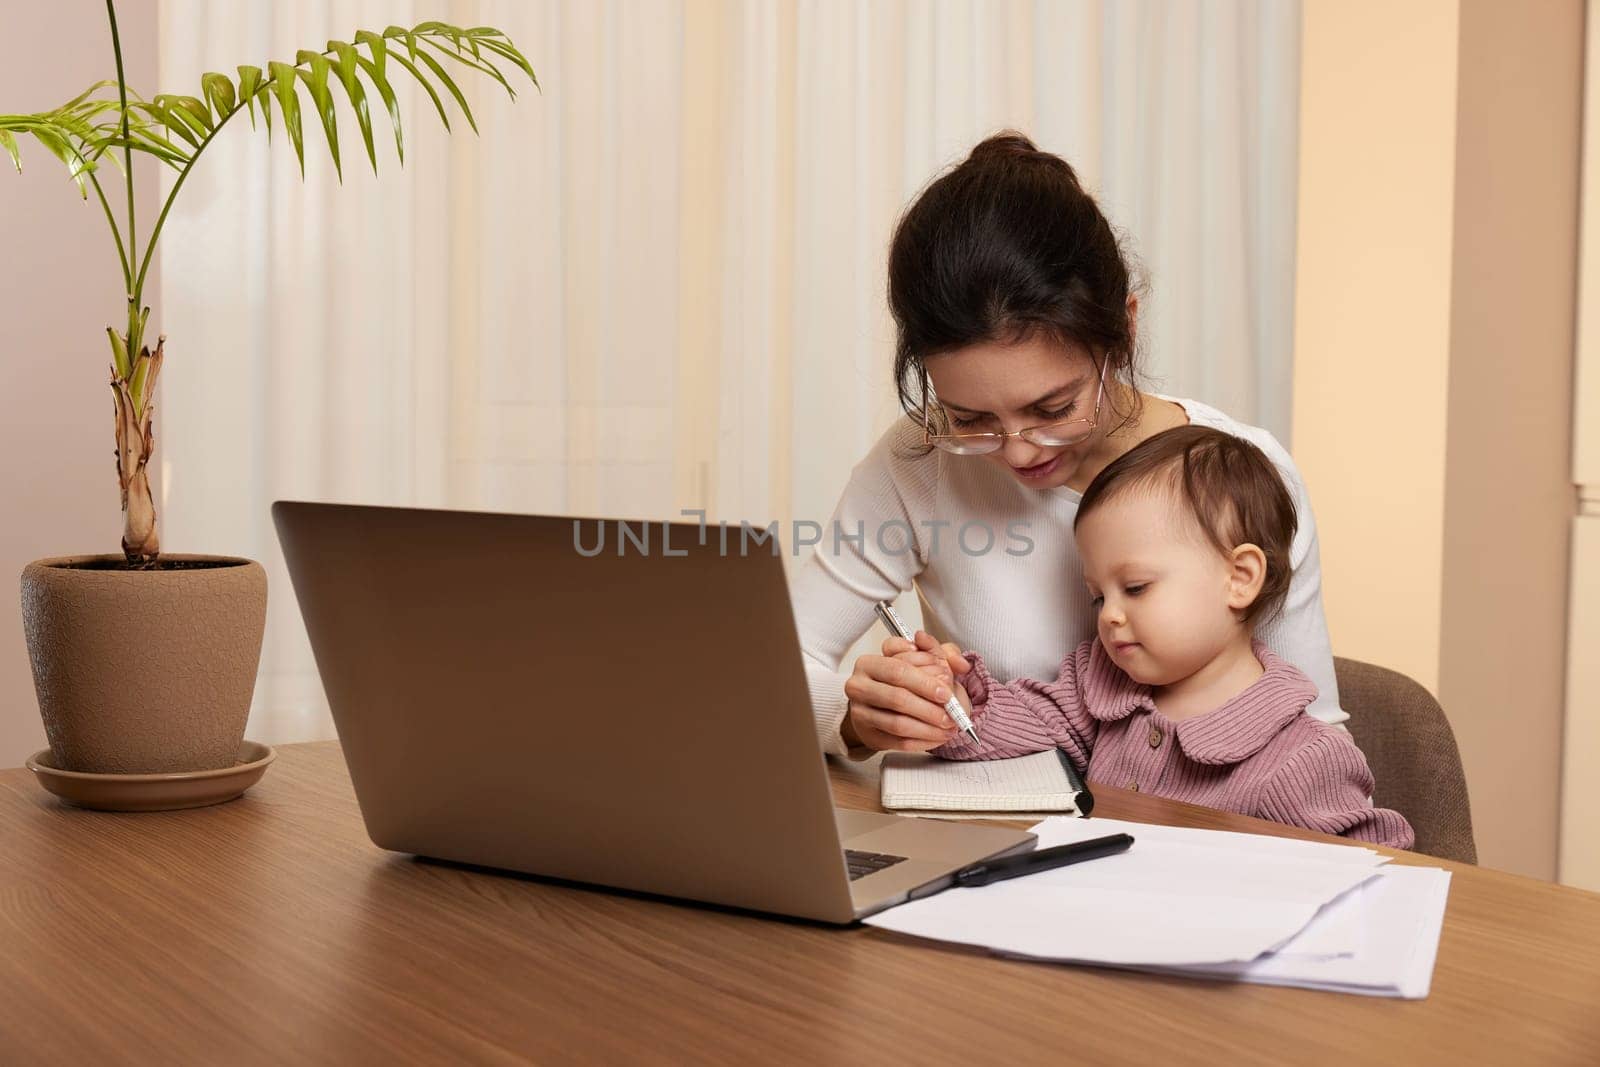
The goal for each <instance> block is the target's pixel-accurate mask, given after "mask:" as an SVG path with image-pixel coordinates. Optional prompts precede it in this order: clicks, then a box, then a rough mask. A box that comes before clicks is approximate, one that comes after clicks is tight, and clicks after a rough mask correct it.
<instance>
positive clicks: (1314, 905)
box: [866, 818, 1450, 998]
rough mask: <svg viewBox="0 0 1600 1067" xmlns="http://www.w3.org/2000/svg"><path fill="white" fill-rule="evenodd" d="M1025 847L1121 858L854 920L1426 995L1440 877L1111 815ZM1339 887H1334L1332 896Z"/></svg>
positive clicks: (1265, 977) (1179, 967)
mask: <svg viewBox="0 0 1600 1067" xmlns="http://www.w3.org/2000/svg"><path fill="white" fill-rule="evenodd" d="M1034 832H1035V833H1037V834H1038V835H1039V847H1041V848H1048V847H1050V846H1052V845H1058V844H1065V843H1067V842H1069V841H1078V840H1083V839H1086V838H1090V837H1098V836H1101V835H1103V834H1107V833H1117V832H1126V833H1131V834H1133V835H1134V838H1135V844H1134V847H1133V849H1130V850H1129V851H1128V852H1126V853H1123V854H1122V855H1120V856H1111V857H1106V858H1104V859H1099V860H1093V861H1090V862H1088V863H1083V864H1077V865H1074V866H1072V867H1064V868H1060V869H1058V870H1056V871H1048V872H1044V873H1041V874H1037V875H1030V876H1028V877H1026V878H1018V879H1013V880H1011V881H1008V882H999V883H995V884H993V885H988V886H984V887H982V888H980V889H953V890H947V891H946V892H944V893H940V894H938V895H937V896H934V897H930V898H927V899H925V900H921V901H914V902H912V903H911V904H907V905H902V906H901V907H899V908H894V909H891V910H890V911H888V912H885V913H883V914H881V915H877V916H874V917H872V918H869V919H867V920H866V921H867V922H868V923H870V924H872V925H875V926H880V927H883V928H884V929H890V930H899V931H901V932H904V933H909V934H915V935H918V936H922V937H930V938H936V939H939V940H948V941H958V942H962V943H965V944H974V945H984V946H987V947H989V948H991V949H993V950H995V951H997V952H1000V953H1002V954H1004V955H1009V956H1019V957H1023V958H1028V959H1037V960H1052V961H1061V962H1081V963H1096V964H1102V965H1108V966H1121V967H1132V968H1134V969H1138V970H1148V971H1155V972H1158V973H1163V974H1174V975H1181V976H1185V977H1195V978H1211V979H1220V980H1226V981H1244V982H1255V983H1262V984H1268V985H1285V986H1297V987H1300V988H1306V989H1319V990H1327V991H1330V992H1341V993H1358V994H1362V995H1367V996H1389V997H1406V998H1420V997H1425V996H1427V995H1428V990H1429V988H1430V986H1431V983H1432V977H1433V966H1434V961H1435V958H1436V956H1437V953H1438V947H1439V935H1440V931H1441V929H1442V926H1443V922H1444V912H1445V905H1446V900H1447V897H1448V893H1449V885H1450V872H1448V871H1445V870H1441V869H1439V868H1434V867H1409V866H1407V867H1401V866H1382V865H1383V864H1386V863H1387V862H1388V859H1387V857H1385V856H1382V855H1381V854H1379V853H1377V852H1375V851H1373V850H1372V849H1368V848H1363V847H1359V846H1340V845H1331V844H1326V843H1322V842H1315V841H1295V840H1291V839H1287V838H1271V837H1261V836H1257V835H1252V834H1234V833H1225V832H1218V831H1205V830H1188V829H1180V828H1173V827H1160V826H1148V825H1144V824H1141V823H1126V822H1121V821H1118V820H1112V819H1092V820H1087V821H1085V820H1079V819H1062V818H1052V819H1048V820H1046V821H1044V822H1042V823H1040V824H1039V825H1038V826H1036V827H1035V828H1034ZM1341 887H1342V888H1341Z"/></svg>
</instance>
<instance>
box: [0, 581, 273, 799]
mask: <svg viewBox="0 0 1600 1067" xmlns="http://www.w3.org/2000/svg"><path fill="white" fill-rule="evenodd" d="M121 559H122V557H121V556H64V557H61V558H58V559H41V560H37V561H35V562H33V563H30V564H28V565H27V566H26V567H25V568H23V571H22V628H23V631H24V633H25V634H26V636H27V640H28V656H29V658H30V659H31V660H32V662H33V684H34V688H35V690H36V691H37V692H38V694H39V713H40V714H41V715H42V716H43V717H44V732H45V736H46V737H47V738H49V741H50V751H51V755H52V756H53V758H54V762H55V763H56V765H57V766H59V767H60V768H62V769H63V770H70V771H84V772H89V773H94V774H159V773H164V772H172V771H203V770H212V769H215V768H218V767H229V766H232V765H233V763H234V761H235V760H236V759H237V758H238V755H239V743H240V741H241V740H242V739H243V738H244V724H245V719H246V718H247V717H248V716H249V714H250V697H251V694H252V693H253V692H254V690H255V682H256V668H257V666H258V665H259V664H260V662H261V634H262V630H263V629H264V628H265V626H266V617H267V574H266V571H264V570H262V568H261V565H260V564H259V563H256V562H254V561H253V560H248V559H237V558H234V557H230V556H190V555H178V554H170V555H168V554H164V555H162V556H161V560H160V562H161V564H163V567H162V569H158V570H148V571H133V570H122V569H117V568H116V564H118V563H119V562H120V561H121Z"/></svg>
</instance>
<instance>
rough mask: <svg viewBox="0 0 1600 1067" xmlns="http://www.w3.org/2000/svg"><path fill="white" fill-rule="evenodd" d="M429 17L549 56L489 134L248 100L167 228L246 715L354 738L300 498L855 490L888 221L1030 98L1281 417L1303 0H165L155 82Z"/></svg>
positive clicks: (206, 507) (735, 514)
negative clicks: (293, 539) (259, 594)
mask: <svg viewBox="0 0 1600 1067" xmlns="http://www.w3.org/2000/svg"><path fill="white" fill-rule="evenodd" d="M433 18H437V19H441V20H444V21H448V22H453V23H455V24H457V25H464V26H473V25H492V26H496V27H499V28H500V29H503V30H505V31H506V32H507V33H508V34H510V36H511V37H512V38H513V40H514V41H515V42H516V43H517V44H518V46H519V47H521V49H522V50H523V51H524V52H525V53H526V54H527V56H528V57H529V59H530V60H531V62H532V63H533V66H534V68H535V70H536V71H537V72H538V74H539V77H540V81H541V83H542V85H543V91H542V92H539V91H535V90H533V89H532V88H531V87H529V88H527V89H526V91H523V92H521V93H520V94H519V97H518V99H517V101H516V102H515V103H513V102H511V101H509V100H508V99H507V98H506V96H505V94H504V92H503V91H501V90H500V89H499V88H498V87H496V86H493V85H492V84H485V83H484V82H482V81H477V82H473V81H469V80H465V79H464V80H463V88H464V90H465V91H466V93H467V95H468V99H469V102H470V103H471V105H472V107H473V109H474V112H475V115H476V117H477V120H478V125H479V128H480V129H481V130H482V136H480V137H476V138H475V137H473V136H472V135H471V133H470V131H469V130H468V129H467V127H466V123H465V122H464V121H462V120H461V119H460V117H459V114H458V113H457V112H456V111H455V110H454V108H453V105H449V104H448V101H447V107H450V108H451V114H452V121H453V124H454V127H455V133H454V135H453V136H450V135H446V134H445V133H444V132H443V130H442V128H441V126H440V123H439V121H438V118H437V116H436V115H435V114H433V111H432V106H431V104H430V102H429V101H428V100H427V98H426V97H425V96H424V95H423V94H422V92H421V91H420V90H416V89H412V88H409V87H407V88H402V89H401V92H400V106H401V109H402V111H403V112H404V115H405V119H406V129H405V165H404V169H401V167H400V166H398V165H397V161H396V159H395V152H394V146H393V143H392V138H390V137H388V136H387V135H386V134H384V133H383V131H382V126H381V125H380V129H379V137H378V149H379V151H378V161H379V170H380V174H379V176H378V177H377V178H374V177H373V175H372V174H371V172H370V169H369V168H368V166H367V163H366V160H365V157H364V153H363V150H362V149H361V147H360V138H359V136H358V135H357V133H356V127H355V124H354V121H353V118H352V116H351V115H350V114H349V113H348V111H342V112H341V114H340V119H341V122H340V127H341V140H340V143H341V148H342V156H343V161H344V174H343V184H342V186H341V184H340V183H339V181H338V180H337V179H336V177H335V175H334V170H333V166H332V164H331V162H330V160H329V158H328V152H327V150H326V148H325V147H324V146H323V145H322V144H321V137H322V134H321V131H320V128H318V126H317V123H316V121H315V120H314V119H313V118H311V117H310V113H309V112H308V114H307V119H306V139H307V150H306V165H305V169H306V177H305V180H304V182H302V181H301V179H300V177H299V174H298V172H297V168H296V165H295V161H294V155H293V152H292V150H291V149H290V148H289V145H288V144H287V142H286V140H285V139H284V138H283V137H282V136H281V135H279V136H275V138H274V142H273V143H272V144H271V146H270V147H269V145H268V143H267V140H266V138H265V137H264V136H263V135H262V133H259V132H258V133H255V134H252V133H251V132H250V130H249V129H248V126H247V125H246V124H245V123H244V122H243V120H235V122H236V124H237V125H239V126H240V127H241V128H238V129H229V130H227V131H226V132H225V133H224V134H223V135H221V136H219V138H218V139H217V141H216V142H215V143H214V144H213V146H212V147H210V148H209V149H208V150H207V152H206V155H205V157H204V158H203V159H202V161H201V163H200V164H199V166H198V167H197V168H196V170H195V172H194V175H193V177H192V178H191V179H190V180H189V182H188V184H187V186H186V187H185V189H184V191H183V194H182V200H181V201H180V203H179V205H178V207H177V208H176V209H175V210H174V212H173V213H172V216H171V217H170V218H169V219H168V221H167V224H166V234H165V237H164V248H163V252H162V278H163V286H162V293H161V299H160V302H159V304H158V306H157V309H156V313H155V317H156V319H157V322H158V324H159V326H160V328H162V329H164V330H165V331H166V332H167V333H168V334H169V336H170V342H169V345H168V357H167V364H166V370H165V374H164V380H163V385H162V396H161V408H160V414H159V416H158V424H157V433H158V447H159V448H160V452H159V453H158V456H159V458H160V461H161V464H162V473H163V477H164V482H163V486H164V494H165V499H164V501H163V510H162V519H163V521H164V524H165V525H164V536H163V544H164V545H166V546H168V547H169V548H171V549H173V550H190V551H214V552H233V553H239V554H245V555H250V556H253V557H255V558H258V559H261V560H263V561H264V562H266V563H267V564H268V567H269V574H270V576H271V581H272V597H271V607H270V615H269V624H268V635H267V643H266V648H265V650H264V653H263V663H262V673H261V680H260V684H259V687H258V691H257V699H256V707H255V711H254V713H253V716H252V723H251V736H254V737H260V738H262V739H264V740H268V741H284V740H293V739H302V738H312V737H323V736H331V726H330V724H329V720H328V718H327V713H326V708H325V704H324V701H323V698H322V694H321V690H320V687H319V686H318V684H317V681H316V675H315V670H314V667H313V664H312V660H311V657H310V653H309V649H308V648H307V646H306V641H305V636H304V632H303V630H302V628H301V625H300V621H299V617H298V613H297V609H296V607H295V604H294V601H293V596H292V593H291V591H290V587H289V583H288V578H287V575H286V574H285V572H284V569H283V565H282V561H281V557H280V556H279V553H278V551H277V546H276V543H275V539H274V535H273V533H272V530H271V524H270V520H269V516H268V510H267V509H268V505H269V504H270V503H271V501H273V500H274V499H278V498H298V499H328V500H342V501H357V502H366V503H385V504H414V505H421V506H445V507H462V508H488V509H495V510H506V511H530V512H544V513H571V514H590V515H608V516H628V517H654V518H662V517H675V516H677V514H678V512H679V509H681V508H692V507H693V508H698V507H704V508H705V509H707V510H708V511H709V513H710V515H711V517H712V518H713V519H715V518H719V517H720V518H725V519H728V520H730V521H735V520H738V519H741V518H742V519H749V520H751V521H752V522H755V521H759V522H760V523H762V524H765V523H766V522H768V521H771V520H773V519H777V520H779V521H781V522H783V523H784V524H785V527H787V524H788V523H789V522H790V521H792V520H795V519H812V520H815V521H818V522H823V521H826V519H827V516H828V514H829V513H830V511H831V508H832V505H833V502H834V499H835V497H836V495H837V493H838V492H839V490H840V489H841V488H842V486H843V484H844V480H845V478H846V476H847V474H848V472H849V469H850V467H851V466H852V464H853V463H854V462H855V461H856V460H857V459H858V458H859V457H860V456H861V455H862V454H863V453H864V452H865V450H866V449H867V448H868V446H869V445H870V443H871V442H872V441H873V440H874V439H875V438H876V436H877V435H878V434H879V433H880V432H881V431H882V430H883V428H884V427H885V426H886V425H887V424H888V422H889V420H890V419H892V418H893V417H894V414H895V405H894V399H893V387H892V383H891V381H890V373H889V372H890V358H891V352H892V344H893V331H892V327H891V324H890V322H889V320H888V315H887V310H886V308H885V302H884V285H885V282H884V260H885V251H886V247H887V243H888V238H889V234H890V231H891V228H892V226H893V224H894V221H895V218H896V217H897V215H898V213H899V212H900V211H901V209H902V208H903V207H904V205H905V204H906V203H907V202H908V201H909V200H910V199H911V198H912V197H913V196H914V195H915V193H916V191H917V190H918V189H919V188H920V187H922V186H923V185H924V184H926V182H927V181H928V180H929V179H930V178H931V177H932V176H933V175H934V174H935V173H937V172H938V171H939V170H940V168H942V167H944V166H946V165H948V164H950V163H952V162H954V161H956V160H958V159H959V158H961V157H962V156H963V155H964V153H965V151H966V150H967V149H969V148H970V147H971V145H972V144H973V143H975V142H976V141H977V140H979V139H981V138H982V137H983V136H985V135H987V134H989V133H991V132H993V131H995V130H997V129H1000V128H1004V127H1014V128H1017V129H1021V130H1023V131H1025V132H1027V133H1028V134H1030V135H1031V136H1032V137H1033V138H1034V139H1035V140H1036V141H1038V142H1039V143H1040V144H1041V145H1042V146H1043V147H1044V148H1046V149H1049V150H1051V151H1055V152H1058V153H1060V154H1062V155H1063V156H1065V157H1066V158H1067V159H1068V160H1070V161H1071V162H1072V164H1073V165H1074V166H1075V167H1076V168H1077V169H1078V171H1079V173H1080V174H1081V175H1082V176H1083V178H1084V180H1085V181H1086V183H1087V184H1088V185H1089V186H1090V187H1091V188H1092V189H1094V190H1096V191H1097V192H1098V194H1099V195H1100V197H1101V199H1102V203H1103V205H1104V207H1105V209H1106V211H1107V213H1108V214H1109V215H1110V217H1111V219H1112V221H1113V223H1114V224H1115V225H1116V226H1117V227H1118V228H1119V229H1120V230H1121V231H1122V232H1123V233H1124V235H1125V236H1126V239H1127V243H1128V247H1129V249H1130V251H1131V252H1132V253H1133V254H1134V255H1135V256H1136V257H1137V259H1138V260H1139V262H1140V263H1141V264H1142V265H1143V268H1144V272H1145V273H1146V274H1147V275H1148V277H1149V280H1150V295H1149V298H1148V300H1147V302H1146V304H1145V310H1144V315H1143V319H1142V323H1141V335H1142V342H1143V344H1144V346H1145V351H1146V353H1147V355H1148V366H1149V368H1150V370H1151V371H1152V373H1153V374H1154V376H1155V379H1156V386H1157V388H1160V389H1163V390H1166V391H1170V392H1174V393H1177V394H1181V395H1187V396H1195V397H1199V398H1201V399H1204V400H1206V401H1209V402H1211V403H1214V404H1216V405H1218V406H1220V407H1222V408H1224V409H1225V410H1228V411H1229V412H1231V413H1232V414H1234V415H1236V416H1238V417H1241V418H1243V419H1246V420H1250V421H1254V422H1257V423H1259V424H1262V425H1265V426H1267V427H1268V428H1270V429H1272V430H1274V431H1275V432H1277V433H1278V434H1279V436H1280V437H1281V438H1282V439H1284V440H1287V439H1288V413H1289V407H1290V396H1289V372H1290V364H1291V353H1290V339H1291V336H1292V323H1291V321H1290V315H1291V310H1292V293H1293V262H1294V259H1293V256H1294V219H1295V203H1294V194H1295V157H1296V141H1295V132H1296V131H1295V117H1296V112H1297V84H1298V82H1297V70H1298V50H1299V5H1298V4H1297V3H1291V2H1280V0H1208V2H1191V0H1041V2H1037V3H1034V2H1028V0H1006V2H983V0H948V2H935V3H922V2H910V0H903V2H895V0H872V2H850V0H792V2H777V0H750V2H733V0H601V2H596V0H565V2H563V0H544V2H523V0H477V2H472V0H433V2H427V0H418V2H414V3H413V2H399V0H332V2H321V3H313V2H304V0H302V2H291V0H281V2H275V3H273V4H270V5H269V4H255V3H246V2H244V0H162V5H161V72H162V74H161V86H160V88H161V89H162V90H163V91H175V92H188V93H194V92H196V91H197V90H198V86H199V77H200V75H201V73H202V72H203V71H207V70H222V71H230V72H231V71H232V70H233V68H234V66H235V65H236V64H239V63H253V64H256V65H260V66H265V61H266V60H267V59H269V58H271V59H292V58H293V57H294V55H295V52H296V50H298V49H300V48H307V47H310V48H319V49H320V48H321V47H323V42H325V41H326V40H327V39H329V38H335V39H340V40H350V39H352V38H353V35H354V32H355V30H356V29H358V28H362V29H374V30H379V29H382V28H383V27H385V26H388V25H390V24H402V25H411V24H414V23H416V22H420V21H424V20H426V19H433ZM396 84H397V86H399V85H400V84H401V83H399V82H397V83H396ZM148 91H150V92H153V91H154V89H153V88H152V89H151V90H148ZM168 180H169V182H170V179H168Z"/></svg>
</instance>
